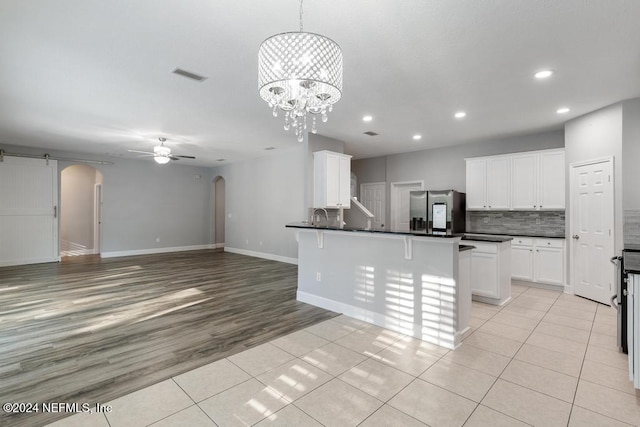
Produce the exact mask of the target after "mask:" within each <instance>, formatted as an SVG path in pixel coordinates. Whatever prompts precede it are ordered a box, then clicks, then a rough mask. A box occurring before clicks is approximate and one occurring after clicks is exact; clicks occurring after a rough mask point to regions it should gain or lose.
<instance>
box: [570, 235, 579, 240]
mask: <svg viewBox="0 0 640 427" xmlns="http://www.w3.org/2000/svg"><path fill="white" fill-rule="evenodd" d="M571 238H573V239H575V240H578V239H579V238H580V236H578V235H577V234H574V235H573V236H571Z"/></svg>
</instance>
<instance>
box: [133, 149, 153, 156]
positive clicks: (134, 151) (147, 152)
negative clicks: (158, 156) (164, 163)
mask: <svg viewBox="0 0 640 427" xmlns="http://www.w3.org/2000/svg"><path fill="white" fill-rule="evenodd" d="M127 151H128V152H130V153H141V154H150V155H152V156H153V155H154V154H155V153H151V152H149V151H139V150H127Z"/></svg>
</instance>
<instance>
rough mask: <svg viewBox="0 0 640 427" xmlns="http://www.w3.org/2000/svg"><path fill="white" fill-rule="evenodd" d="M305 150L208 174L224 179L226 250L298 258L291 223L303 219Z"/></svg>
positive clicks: (299, 148) (281, 152)
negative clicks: (289, 226)
mask: <svg viewBox="0 0 640 427" xmlns="http://www.w3.org/2000/svg"><path fill="white" fill-rule="evenodd" d="M305 159H306V156H305V150H304V144H300V145H298V146H294V147H293V148H288V149H282V150H274V151H269V152H268V154H267V155H265V156H264V157H260V158H257V159H251V160H246V161H244V162H238V163H232V164H229V165H223V166H219V167H215V168H213V169H212V178H213V177H215V176H218V175H219V176H222V177H223V178H224V179H225V194H226V203H225V208H226V213H227V217H226V224H225V247H226V248H235V249H240V250H245V251H254V252H261V253H267V254H272V255H277V256H282V257H289V258H297V256H298V245H297V242H296V240H295V233H294V232H293V231H291V230H289V229H286V228H285V225H286V224H287V223H289V222H296V221H301V220H303V219H304V218H305V212H304V209H303V197H304V185H305V179H304V173H305V172H304V171H305V165H304V164H305Z"/></svg>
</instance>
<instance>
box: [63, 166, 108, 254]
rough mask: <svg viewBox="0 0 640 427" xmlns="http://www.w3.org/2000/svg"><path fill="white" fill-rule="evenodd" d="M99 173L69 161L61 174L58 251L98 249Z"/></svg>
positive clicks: (100, 208) (95, 250) (92, 251)
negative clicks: (71, 163) (70, 163)
mask: <svg viewBox="0 0 640 427" xmlns="http://www.w3.org/2000/svg"><path fill="white" fill-rule="evenodd" d="M102 183H103V176H102V173H101V172H100V171H99V170H97V169H96V168H94V167H92V166H87V165H72V166H68V167H66V168H64V169H63V170H62V173H61V177H60V255H61V256H63V257H65V256H76V255H90V254H99V253H100V241H101V222H102V221H101V218H102Z"/></svg>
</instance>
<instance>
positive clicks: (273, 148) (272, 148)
mask: <svg viewBox="0 0 640 427" xmlns="http://www.w3.org/2000/svg"><path fill="white" fill-rule="evenodd" d="M275 149H276V147H267V148H265V150H267V151H270V150H275Z"/></svg>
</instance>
